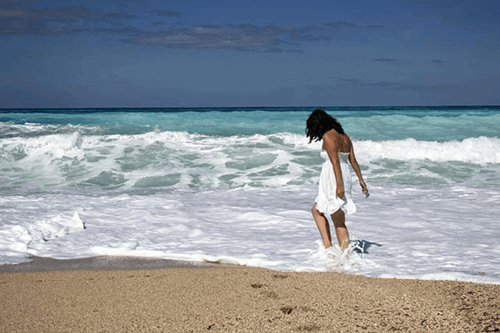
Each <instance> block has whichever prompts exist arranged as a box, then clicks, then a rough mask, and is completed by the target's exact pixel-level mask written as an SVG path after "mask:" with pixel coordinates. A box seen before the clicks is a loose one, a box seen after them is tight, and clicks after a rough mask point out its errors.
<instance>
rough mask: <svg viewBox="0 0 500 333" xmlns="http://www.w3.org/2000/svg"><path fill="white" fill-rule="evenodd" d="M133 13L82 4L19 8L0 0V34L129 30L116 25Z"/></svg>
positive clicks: (122, 22) (14, 4)
mask: <svg viewBox="0 0 500 333" xmlns="http://www.w3.org/2000/svg"><path fill="white" fill-rule="evenodd" d="M135 18H137V16H135V15H129V14H125V13H101V12H96V11H91V10H89V9H87V8H85V7H82V6H78V5H75V6H67V7H62V8H58V9H53V8H43V9H36V8H31V7H20V6H19V5H17V2H16V3H15V2H12V1H5V0H3V1H0V28H1V29H0V34H4V35H67V34H73V33H81V32H96V31H114V29H117V31H119V32H123V31H129V32H130V31H132V30H133V29H131V27H126V28H124V26H121V27H117V25H120V24H121V25H126V24H125V23H126V22H127V21H129V20H131V19H135Z"/></svg>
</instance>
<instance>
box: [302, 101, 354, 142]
mask: <svg viewBox="0 0 500 333" xmlns="http://www.w3.org/2000/svg"><path fill="white" fill-rule="evenodd" d="M332 128H333V129H334V130H335V131H337V133H339V134H345V132H344V129H343V128H342V125H340V123H339V122H338V120H337V119H335V118H333V117H332V116H330V115H329V114H328V113H326V112H325V111H323V110H320V109H316V110H314V111H313V113H311V115H310V116H309V118H307V122H306V135H307V137H309V138H310V140H309V143H311V142H312V140H315V141H319V140H321V139H322V138H323V135H324V134H325V133H326V132H328V131H329V130H331V129H332Z"/></svg>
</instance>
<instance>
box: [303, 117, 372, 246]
mask: <svg viewBox="0 0 500 333" xmlns="http://www.w3.org/2000/svg"><path fill="white" fill-rule="evenodd" d="M306 135H307V137H309V138H310V140H309V143H311V142H312V140H315V141H320V140H323V147H322V152H321V156H322V157H324V158H325V160H326V161H325V163H324V164H323V168H322V169H321V175H320V177H319V193H318V196H317V197H316V200H315V202H314V205H313V207H312V214H313V218H314V221H315V222H316V225H317V226H318V229H319V232H320V234H321V239H322V240H323V245H324V246H325V248H326V249H327V248H329V247H331V246H332V236H331V233H330V225H329V224H328V220H327V218H326V214H328V215H330V216H331V218H332V220H333V225H334V227H335V233H336V235H337V241H338V244H339V246H340V248H341V249H346V248H347V247H348V246H349V232H348V231H347V227H346V226H345V213H347V214H352V213H354V212H356V206H355V205H354V202H353V201H352V199H351V187H352V178H351V172H350V169H349V163H350V164H351V166H352V168H353V170H354V172H355V173H356V175H357V176H358V179H359V185H361V190H362V191H363V193H365V195H366V196H368V188H367V187H366V183H365V182H364V180H363V175H362V174H361V169H360V168H359V165H358V162H357V161H356V157H355V155H354V148H353V146H352V142H351V139H350V138H349V136H348V135H347V134H346V133H345V132H344V129H343V128H342V125H340V123H339V122H338V121H337V120H336V119H335V118H333V117H331V116H330V115H328V114H327V113H326V112H325V111H323V110H320V109H317V110H315V111H314V112H313V113H311V115H310V116H309V118H308V119H307V128H306Z"/></svg>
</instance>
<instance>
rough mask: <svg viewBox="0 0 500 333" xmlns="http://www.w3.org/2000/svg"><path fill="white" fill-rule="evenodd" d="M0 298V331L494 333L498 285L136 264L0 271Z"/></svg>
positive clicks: (499, 325) (498, 325) (499, 318)
mask: <svg viewBox="0 0 500 333" xmlns="http://www.w3.org/2000/svg"><path fill="white" fill-rule="evenodd" d="M13 267H16V269H13ZM43 267H44V268H43ZM0 298H1V300H2V301H1V302H0V331H1V332H206V331H211V332H393V331H402V332H498V331H500V286H498V285H487V284H474V283H464V282H456V281H422V280H401V279H376V278H368V277H364V276H355V275H348V274H342V273H325V272H323V273H302V272H301V273H296V272H278V271H272V270H267V269H260V268H249V267H230V266H220V265H209V264H207V265H193V264H191V263H182V262H172V261H166V260H157V261H155V260H151V259H137V258H106V257H104V258H91V259H77V260H54V259H40V258H38V259H37V260H34V261H33V262H32V263H27V264H22V265H1V266H0Z"/></svg>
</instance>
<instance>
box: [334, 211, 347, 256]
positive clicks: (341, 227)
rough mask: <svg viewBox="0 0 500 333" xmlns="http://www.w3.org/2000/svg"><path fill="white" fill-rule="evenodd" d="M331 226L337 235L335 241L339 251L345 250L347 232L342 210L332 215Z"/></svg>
mask: <svg viewBox="0 0 500 333" xmlns="http://www.w3.org/2000/svg"><path fill="white" fill-rule="evenodd" d="M332 221H333V226H334V227H335V233H336V234H337V241H338V242H339V246H340V248H341V249H346V248H347V247H348V246H349V231H347V227H346V226H345V214H344V211H343V210H342V209H339V210H337V211H336V212H335V213H333V214H332Z"/></svg>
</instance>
